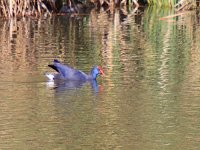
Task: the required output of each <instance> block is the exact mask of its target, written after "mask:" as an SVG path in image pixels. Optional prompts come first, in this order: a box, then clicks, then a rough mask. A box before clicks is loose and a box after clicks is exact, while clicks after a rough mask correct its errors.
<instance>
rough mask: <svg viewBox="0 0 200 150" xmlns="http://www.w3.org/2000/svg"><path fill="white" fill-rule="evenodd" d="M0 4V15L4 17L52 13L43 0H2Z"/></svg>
mask: <svg viewBox="0 0 200 150" xmlns="http://www.w3.org/2000/svg"><path fill="white" fill-rule="evenodd" d="M50 1H51V0H50ZM0 5H1V7H0V15H1V16H4V17H16V16H26V15H36V16H37V15H41V14H42V13H43V12H45V13H48V14H50V12H49V10H48V9H47V6H46V5H45V4H44V2H43V1H42V0H0Z"/></svg>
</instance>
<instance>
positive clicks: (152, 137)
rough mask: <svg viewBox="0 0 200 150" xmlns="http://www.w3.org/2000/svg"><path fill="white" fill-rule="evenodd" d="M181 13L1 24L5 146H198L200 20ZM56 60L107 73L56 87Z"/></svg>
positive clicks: (0, 122) (0, 121) (0, 143)
mask: <svg viewBox="0 0 200 150" xmlns="http://www.w3.org/2000/svg"><path fill="white" fill-rule="evenodd" d="M172 14H173V11H172V10H164V9H162V10H158V9H155V8H147V9H144V10H131V9H128V8H123V9H121V10H115V12H112V13H109V12H107V11H101V10H100V11H98V12H97V11H95V10H92V11H91V13H90V14H88V15H82V16H71V17H69V16H55V17H52V18H40V19H35V18H23V19H20V20H14V19H13V20H10V21H1V23H0V37H1V38H0V47H1V49H0V53H1V55H0V95H1V99H0V110H1V113H0V136H1V140H0V149H141V150H143V149H154V150H155V149H158V150H160V149H169V150H173V149H174V150H177V149H198V148H199V147H200V144H199V138H200V134H199V133H200V132H199V131H200V126H199V122H200V119H199V118H200V101H199V98H200V92H199V91H200V78H199V72H200V66H199V64H200V59H199V58H200V52H199V49H200V44H199V42H198V41H199V38H200V37H199V31H200V29H199V20H198V18H199V17H198V13H196V12H192V11H191V12H187V13H185V14H183V15H180V16H177V17H174V18H168V19H161V18H162V17H165V16H169V15H172ZM55 58H58V59H60V60H61V61H63V62H65V63H66V64H69V65H71V66H73V67H75V68H77V69H81V70H83V71H86V72H87V71H88V70H90V68H91V66H94V65H101V66H103V70H104V71H105V74H106V77H105V78H98V81H97V82H92V83H90V82H86V83H80V82H79V83H77V82H59V83H57V82H55V83H54V82H53V83H48V82H47V81H46V78H45V77H44V76H43V74H44V72H46V71H49V68H48V64H49V62H51V61H52V60H53V59H55ZM49 86H50V87H49Z"/></svg>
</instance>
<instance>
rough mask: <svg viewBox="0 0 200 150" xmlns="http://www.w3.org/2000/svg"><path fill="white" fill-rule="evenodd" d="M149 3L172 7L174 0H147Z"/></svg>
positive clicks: (174, 3)
mask: <svg viewBox="0 0 200 150" xmlns="http://www.w3.org/2000/svg"><path fill="white" fill-rule="evenodd" d="M147 2H148V4H149V5H157V6H166V7H174V6H175V5H176V0H147Z"/></svg>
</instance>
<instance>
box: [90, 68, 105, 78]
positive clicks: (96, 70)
mask: <svg viewBox="0 0 200 150" xmlns="http://www.w3.org/2000/svg"><path fill="white" fill-rule="evenodd" d="M91 75H92V77H93V79H96V78H97V76H98V75H100V76H102V77H103V76H105V74H104V72H103V69H102V68H101V67H100V66H95V67H93V68H92V70H91Z"/></svg>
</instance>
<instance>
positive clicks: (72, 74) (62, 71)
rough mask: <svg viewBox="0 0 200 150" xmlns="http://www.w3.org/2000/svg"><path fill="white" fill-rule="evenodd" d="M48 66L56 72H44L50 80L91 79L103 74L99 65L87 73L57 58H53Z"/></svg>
mask: <svg viewBox="0 0 200 150" xmlns="http://www.w3.org/2000/svg"><path fill="white" fill-rule="evenodd" d="M48 66H49V67H50V68H52V69H54V70H55V71H56V72H57V73H56V74H52V73H45V75H46V77H47V78H48V79H49V80H50V81H55V80H64V81H91V80H96V78H97V77H98V76H99V75H100V76H104V75H105V74H104V72H103V70H102V68H101V67H100V66H94V67H93V68H92V69H91V71H90V73H89V74H86V73H84V72H83V71H80V70H77V69H74V68H72V67H70V66H68V65H65V64H63V63H61V62H60V61H59V60H57V59H54V60H53V64H50V65H48Z"/></svg>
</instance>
